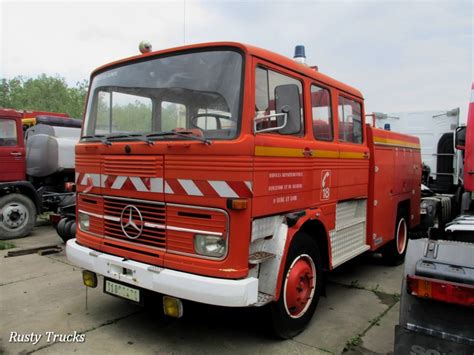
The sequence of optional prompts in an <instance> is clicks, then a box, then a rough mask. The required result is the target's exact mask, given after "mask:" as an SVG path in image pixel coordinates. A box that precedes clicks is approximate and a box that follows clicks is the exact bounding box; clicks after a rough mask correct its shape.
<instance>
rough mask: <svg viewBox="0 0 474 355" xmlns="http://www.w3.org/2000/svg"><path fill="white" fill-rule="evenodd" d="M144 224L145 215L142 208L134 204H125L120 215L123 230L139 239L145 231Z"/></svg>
mask: <svg viewBox="0 0 474 355" xmlns="http://www.w3.org/2000/svg"><path fill="white" fill-rule="evenodd" d="M137 222H138V223H137ZM143 226H144V223H143V216H142V214H141V212H140V210H139V209H138V208H136V207H135V206H133V205H127V206H125V207H124V208H123V210H122V214H121V215H120V227H122V232H123V233H124V234H125V235H126V236H127V237H128V238H130V239H137V238H138V237H139V236H141V235H142V233H143Z"/></svg>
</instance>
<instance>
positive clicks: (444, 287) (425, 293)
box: [407, 275, 474, 307]
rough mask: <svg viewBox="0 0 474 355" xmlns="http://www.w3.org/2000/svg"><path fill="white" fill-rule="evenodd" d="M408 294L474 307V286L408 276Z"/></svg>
mask: <svg viewBox="0 0 474 355" xmlns="http://www.w3.org/2000/svg"><path fill="white" fill-rule="evenodd" d="M407 292H408V293H409V294H411V295H413V296H416V297H420V298H429V299H432V300H436V301H441V302H447V303H454V304H458V305H461V306H468V307H474V286H472V285H466V284H460V283H456V282H450V281H445V280H436V279H431V278H428V277H421V276H414V275H407Z"/></svg>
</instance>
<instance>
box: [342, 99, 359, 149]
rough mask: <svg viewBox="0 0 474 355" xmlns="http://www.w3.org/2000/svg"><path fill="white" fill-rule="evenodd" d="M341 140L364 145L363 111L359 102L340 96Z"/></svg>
mask: <svg viewBox="0 0 474 355" xmlns="http://www.w3.org/2000/svg"><path fill="white" fill-rule="evenodd" d="M338 114H339V140H341V141H343V142H351V143H362V116H361V114H362V110H361V105H360V103H359V102H357V101H354V100H351V99H347V98H345V97H343V96H339V100H338Z"/></svg>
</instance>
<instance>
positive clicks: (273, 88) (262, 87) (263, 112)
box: [254, 67, 304, 136]
mask: <svg viewBox="0 0 474 355" xmlns="http://www.w3.org/2000/svg"><path fill="white" fill-rule="evenodd" d="M292 85H293V86H296V87H297V88H298V96H299V103H298V104H299V108H297V112H299V113H300V118H299V119H298V120H300V121H301V122H300V123H299V127H298V128H297V131H298V132H291V133H284V130H279V131H272V133H279V134H291V135H296V136H300V135H301V134H302V133H303V132H304V125H303V117H304V116H303V105H302V103H303V85H302V84H301V82H300V81H299V80H298V79H295V78H292V77H290V76H287V75H283V74H280V73H277V72H275V71H273V70H269V69H266V68H263V67H257V68H256V69H255V116H254V117H256V118H258V117H264V116H268V115H275V114H276V113H277V112H276V111H277V107H276V106H277V105H276V101H278V100H280V101H285V96H284V95H283V96H281V97H280V96H278V95H276V92H277V91H278V89H279V88H283V87H288V86H292ZM276 99H277V100H276ZM277 126H279V120H278V119H276V118H273V119H269V120H262V121H260V122H259V123H257V127H256V128H257V129H258V130H264V129H267V128H271V127H277Z"/></svg>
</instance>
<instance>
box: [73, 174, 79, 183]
mask: <svg viewBox="0 0 474 355" xmlns="http://www.w3.org/2000/svg"><path fill="white" fill-rule="evenodd" d="M78 178H79V173H77V172H76V177H75V178H74V181H75V182H76V184H77V179H78Z"/></svg>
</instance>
